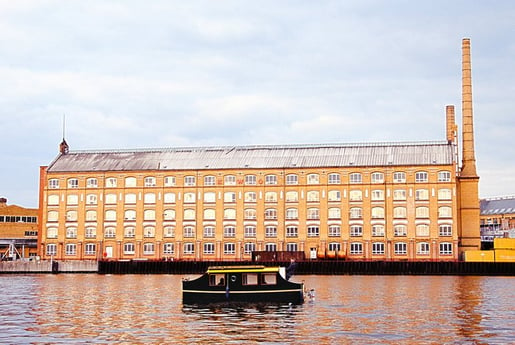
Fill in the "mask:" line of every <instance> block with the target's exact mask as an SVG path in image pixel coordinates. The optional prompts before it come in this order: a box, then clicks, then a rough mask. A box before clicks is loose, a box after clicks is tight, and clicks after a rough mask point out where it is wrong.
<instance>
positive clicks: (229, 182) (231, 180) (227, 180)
mask: <svg viewBox="0 0 515 345" xmlns="http://www.w3.org/2000/svg"><path fill="white" fill-rule="evenodd" d="M224 185H226V186H235V185H236V176H234V175H226V176H225V177H224Z"/></svg>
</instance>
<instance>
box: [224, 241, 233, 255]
mask: <svg viewBox="0 0 515 345" xmlns="http://www.w3.org/2000/svg"><path fill="white" fill-rule="evenodd" d="M235 253H236V245H235V244H234V243H224V254H225V255H234V254H235Z"/></svg>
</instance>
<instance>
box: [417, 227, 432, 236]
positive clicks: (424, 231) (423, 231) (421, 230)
mask: <svg viewBox="0 0 515 345" xmlns="http://www.w3.org/2000/svg"><path fill="white" fill-rule="evenodd" d="M415 232H416V235H417V237H429V225H427V224H418V225H417V226H416V227H415Z"/></svg>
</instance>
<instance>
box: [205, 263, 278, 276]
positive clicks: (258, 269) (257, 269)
mask: <svg viewBox="0 0 515 345" xmlns="http://www.w3.org/2000/svg"><path fill="white" fill-rule="evenodd" d="M273 272H279V267H266V266H262V265H254V266H211V267H209V268H208V269H207V273H210V274H213V273H273Z"/></svg>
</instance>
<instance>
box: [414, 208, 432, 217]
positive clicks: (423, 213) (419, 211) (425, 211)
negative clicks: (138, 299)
mask: <svg viewBox="0 0 515 345" xmlns="http://www.w3.org/2000/svg"><path fill="white" fill-rule="evenodd" d="M415 216H416V217H417V218H429V207H425V206H421V207H417V208H416V209H415Z"/></svg>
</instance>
